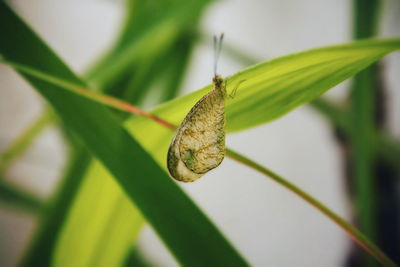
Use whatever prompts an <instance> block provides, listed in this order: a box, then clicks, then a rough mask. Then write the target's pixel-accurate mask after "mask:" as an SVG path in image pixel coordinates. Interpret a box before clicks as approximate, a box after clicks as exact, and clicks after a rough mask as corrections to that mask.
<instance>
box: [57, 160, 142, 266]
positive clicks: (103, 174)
mask: <svg viewBox="0 0 400 267" xmlns="http://www.w3.org/2000/svg"><path fill="white" fill-rule="evenodd" d="M143 223H144V220H143V218H142V216H141V215H140V214H139V211H138V210H137V209H136V208H135V207H134V206H133V204H132V203H131V202H130V201H129V199H128V198H127V197H126V196H125V194H124V193H123V192H122V191H121V188H120V187H119V185H118V184H117V183H116V182H115V180H114V179H113V178H112V176H111V175H110V174H109V173H108V172H107V171H106V170H105V169H104V167H103V166H102V165H101V164H100V163H99V162H94V163H93V164H92V165H91V166H90V168H89V170H88V173H87V174H86V175H85V179H84V182H83V184H82V186H81V187H80V189H79V192H78V194H77V197H76V199H75V200H74V203H73V206H72V207H71V209H70V212H69V214H68V220H67V221H66V224H65V225H64V229H63V231H62V233H61V236H60V238H59V239H58V244H57V248H56V253H55V256H54V261H53V264H54V266H121V265H122V263H123V261H124V259H125V255H126V254H127V253H128V252H129V251H130V249H131V246H132V240H135V239H136V238H135V236H137V235H138V233H139V230H140V229H141V226H142V225H143ZM77 237H79V238H78V239H77ZM77 242H78V243H77ZM77 247H78V248H79V249H77ZM71 255H73V257H71Z"/></svg>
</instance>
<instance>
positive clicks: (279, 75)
mask: <svg viewBox="0 0 400 267" xmlns="http://www.w3.org/2000/svg"><path fill="white" fill-rule="evenodd" d="M399 49H400V39H394V40H382V41H379V40H366V41H360V42H355V43H352V44H346V45H338V46H332V47H326V48H319V49H313V50H309V51H305V52H301V53H298V54H293V55H289V56H284V57H281V58H277V59H273V60H271V61H267V62H263V63H260V64H258V65H255V66H253V67H250V68H248V69H245V70H243V71H241V72H239V73H236V74H234V75H232V76H231V77H228V91H229V90H232V88H234V87H235V86H236V85H237V84H238V83H239V82H240V81H243V80H244V82H242V83H241V84H240V86H239V88H238V90H237V93H236V96H235V98H234V99H233V100H227V103H226V115H227V131H228V132H235V131H239V130H244V129H247V128H250V127H254V126H257V125H260V124H262V123H266V122H268V121H271V120H274V119H276V118H279V117H280V116H283V115H284V114H286V113H288V112H289V111H291V110H293V109H294V108H296V107H298V106H300V105H302V104H305V103H308V102H310V101H312V100H313V99H315V98H317V97H318V96H320V95H321V94H322V93H324V92H325V91H327V90H329V89H330V88H332V87H333V86H335V85H337V84H338V83H340V82H342V81H344V80H345V79H347V78H349V77H351V76H353V75H354V74H356V73H357V72H359V71H360V70H362V69H363V68H365V67H367V66H368V65H370V64H371V63H373V62H375V61H377V60H379V59H380V58H382V57H383V56H384V55H386V54H388V53H390V52H392V51H395V50H399ZM210 90H211V85H209V86H206V87H205V88H203V89H201V90H198V91H196V92H194V93H191V94H189V95H185V96H183V97H179V98H176V99H174V100H172V101H169V102H167V103H165V104H162V105H161V106H159V107H158V108H156V109H155V110H154V111H153V113H154V114H156V115H157V116H159V117H161V118H163V119H165V120H167V121H169V122H171V123H173V124H176V125H177V124H179V123H180V122H181V121H182V119H183V118H184V116H185V115H186V114H187V112H188V111H189V109H190V108H191V107H192V106H193V105H194V104H195V103H196V102H197V101H198V100H199V99H200V98H201V97H202V96H203V95H205V94H206V93H207V92H208V91H210ZM125 126H126V127H127V128H128V129H129V130H130V132H131V133H132V134H133V135H134V136H135V137H136V138H137V139H138V140H139V141H140V143H141V144H142V145H143V146H144V147H145V148H146V150H147V151H149V152H150V153H152V155H153V156H154V158H156V159H157V161H158V163H159V164H160V166H162V167H164V168H165V162H166V154H167V150H168V146H169V143H170V140H171V138H172V134H173V133H171V131H169V130H168V129H165V128H163V127H161V126H160V125H158V124H156V123H154V122H152V121H149V120H148V119H146V118H143V117H133V118H131V119H130V120H128V121H126V123H125ZM139 129H140V130H139Z"/></svg>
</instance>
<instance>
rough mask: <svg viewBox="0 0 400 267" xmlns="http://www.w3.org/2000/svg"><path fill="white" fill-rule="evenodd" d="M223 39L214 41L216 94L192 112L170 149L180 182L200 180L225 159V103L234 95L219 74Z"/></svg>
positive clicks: (171, 163) (174, 173)
mask: <svg viewBox="0 0 400 267" xmlns="http://www.w3.org/2000/svg"><path fill="white" fill-rule="evenodd" d="M222 39H223V34H221V35H220V37H219V39H217V38H216V37H214V51H215V58H214V60H215V62H214V63H215V64H214V78H213V80H212V82H213V90H212V91H211V92H209V93H208V94H206V95H205V96H203V97H202V98H201V99H200V100H199V101H198V102H197V103H196V104H195V105H194V106H193V107H192V108H191V110H190V111H189V113H188V114H187V115H186V117H185V119H184V120H183V121H182V123H181V124H180V126H179V127H178V129H177V131H176V134H175V136H174V137H173V139H172V141H171V145H170V147H169V149H168V155H167V167H168V171H169V173H170V175H171V176H172V177H173V178H175V179H176V180H178V181H181V182H193V181H195V180H197V179H199V178H200V177H201V176H203V175H204V174H205V173H207V172H208V171H210V170H212V169H214V168H216V167H218V166H219V165H220V164H221V162H222V160H223V159H224V157H225V99H226V97H227V96H231V95H228V94H227V91H226V80H224V79H223V78H222V77H221V76H220V75H218V74H216V62H217V59H218V55H219V53H220V50H221V43H222ZM236 89H237V88H235V89H234V90H233V94H234V93H235V92H236Z"/></svg>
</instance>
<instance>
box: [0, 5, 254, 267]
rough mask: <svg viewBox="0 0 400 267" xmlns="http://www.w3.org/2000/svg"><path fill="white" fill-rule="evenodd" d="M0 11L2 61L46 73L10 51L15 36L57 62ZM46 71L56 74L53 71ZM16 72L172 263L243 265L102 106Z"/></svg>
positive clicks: (37, 60)
mask: <svg viewBox="0 0 400 267" xmlns="http://www.w3.org/2000/svg"><path fill="white" fill-rule="evenodd" d="M0 11H1V13H2V16H1V17H0V34H2V35H3V36H5V38H4V41H2V42H0V53H1V54H2V55H3V56H4V57H5V58H6V59H8V60H11V61H13V62H16V63H19V64H22V65H28V66H35V67H36V65H38V66H41V68H40V69H41V71H44V72H45V73H46V72H47V71H46V70H45V69H43V68H44V67H43V65H45V62H42V61H41V59H42V57H36V58H35V60H34V61H32V60H31V55H30V53H31V52H33V51H31V50H28V51H27V50H23V49H21V51H19V50H17V49H14V48H15V47H16V46H19V45H21V44H20V41H21V40H30V42H29V43H30V45H32V47H35V49H36V50H35V51H34V52H35V53H37V54H39V55H42V54H43V55H44V54H46V55H51V57H52V60H54V61H56V62H61V61H60V60H59V59H58V58H57V57H56V56H55V55H54V54H53V53H51V52H50V49H49V48H48V47H47V46H46V45H44V44H43V42H42V41H41V40H40V39H39V38H38V37H37V36H35V35H34V34H33V33H32V31H31V30H30V29H29V28H28V27H27V26H26V25H25V24H23V23H22V22H21V20H20V19H18V17H16V15H15V14H14V13H13V12H12V11H11V10H10V9H9V8H8V7H7V6H6V5H5V4H4V3H3V2H1V3H0ZM25 42H26V41H25ZM58 66H61V64H59V63H58ZM63 67H64V68H66V67H65V66H63ZM50 73H51V74H52V75H54V76H57V73H54V72H50ZM22 75H23V76H24V78H25V79H27V80H28V81H29V82H30V83H31V84H32V85H33V86H34V87H35V88H36V89H37V90H38V92H40V93H41V94H42V95H43V96H44V97H45V98H46V99H47V100H48V101H49V102H50V103H51V104H52V105H53V107H54V108H55V110H56V111H57V112H58V114H59V116H60V117H61V118H62V120H63V121H64V123H65V124H66V125H67V127H68V128H69V129H71V130H72V131H74V132H75V133H76V134H77V135H78V136H79V137H80V138H81V139H82V140H83V141H84V143H85V145H86V146H87V147H88V148H89V149H90V150H91V152H92V153H93V154H94V155H95V156H96V157H97V158H98V159H99V160H100V161H101V162H102V164H103V165H104V166H105V167H106V168H107V169H108V170H109V171H110V173H112V175H113V176H114V178H116V179H117V181H118V182H119V183H120V185H121V186H122V188H123V189H124V191H125V192H126V193H127V195H129V197H130V199H131V200H133V201H134V202H135V204H136V206H137V207H138V208H139V209H140V210H141V213H142V214H143V215H144V217H145V218H146V219H147V221H148V222H149V223H150V224H151V225H152V226H153V227H154V229H155V230H156V232H157V233H158V234H159V235H160V237H161V238H162V239H163V241H164V242H165V243H166V245H167V246H168V247H169V249H170V250H171V251H172V253H173V254H174V255H175V257H176V258H177V259H178V261H180V262H181V263H182V264H183V265H190V266H206V265H220V266H246V265H247V264H246V262H245V261H244V260H243V259H242V258H241V256H240V255H239V254H238V253H237V252H236V251H235V250H234V248H233V247H232V246H231V245H230V244H229V243H228V242H227V241H226V240H225V239H224V237H223V236H222V235H221V234H220V233H219V231H218V230H217V229H216V228H215V226H213V224H212V223H211V222H210V221H209V220H208V219H207V217H206V216H205V215H204V214H203V213H202V212H201V211H200V210H199V209H198V208H197V207H196V206H195V204H194V203H193V202H192V201H191V200H190V199H189V198H188V197H187V196H186V194H185V193H183V191H182V190H181V189H180V188H179V187H178V186H177V185H176V184H175V183H174V182H173V181H172V180H171V178H169V177H168V175H167V174H166V173H165V172H164V171H163V170H161V169H160V168H159V167H158V166H157V164H156V163H155V162H154V160H153V158H152V157H151V156H150V155H149V154H148V153H146V152H145V151H144V150H143V148H142V147H141V146H140V145H139V144H138V143H137V142H136V140H134V139H133V138H132V136H131V135H129V133H128V132H127V131H126V129H124V128H123V127H122V126H121V124H120V122H119V120H117V119H116V118H115V117H114V116H113V114H112V113H111V112H110V111H109V110H108V109H107V108H106V107H104V106H103V105H101V104H98V103H94V102H93V101H91V100H88V99H85V98H82V97H81V96H78V95H76V94H74V93H71V92H69V91H65V90H62V89H60V88H59V87H57V86H55V85H53V84H51V83H47V82H44V81H42V80H40V79H37V78H35V77H34V76H31V75H27V74H22ZM63 78H64V77H63ZM67 80H69V79H68V78H67ZM74 82H75V81H74ZM78 82H79V84H82V82H81V81H78ZM205 255H206V256H205Z"/></svg>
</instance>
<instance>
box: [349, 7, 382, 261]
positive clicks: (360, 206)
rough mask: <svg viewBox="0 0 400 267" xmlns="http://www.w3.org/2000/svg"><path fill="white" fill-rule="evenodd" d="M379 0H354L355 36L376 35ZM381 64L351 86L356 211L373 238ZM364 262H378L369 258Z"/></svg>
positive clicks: (351, 125)
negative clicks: (379, 67) (379, 71)
mask: <svg viewBox="0 0 400 267" xmlns="http://www.w3.org/2000/svg"><path fill="white" fill-rule="evenodd" d="M378 4H379V3H378V1H377V0H353V20H354V21H353V25H354V29H353V34H354V39H362V38H370V37H372V36H374V35H375V31H376V26H377V14H378ZM376 85H377V65H376V64H375V65H373V66H371V67H369V68H367V69H365V70H363V71H362V72H360V73H358V74H357V75H356V76H354V79H353V83H352V88H351V97H350V101H351V108H350V129H351V131H350V146H351V166H352V174H351V178H352V182H353V186H354V192H355V212H356V220H357V223H358V224H359V227H360V228H361V229H362V230H363V232H364V233H365V234H366V235H367V236H368V237H369V238H370V239H371V240H376V239H377V208H378V207H377V194H376V193H377V191H376V185H375V183H376V182H375V181H376V176H375V175H374V172H375V167H376V151H377V149H376V148H377V142H376V137H377V133H378V130H377V128H376V123H375V116H376V115H375V113H376V107H377V104H378V102H377V100H376V96H377V92H378V88H377V86H376ZM362 260H364V264H367V265H368V266H374V264H373V263H372V262H371V261H370V260H369V259H362Z"/></svg>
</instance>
